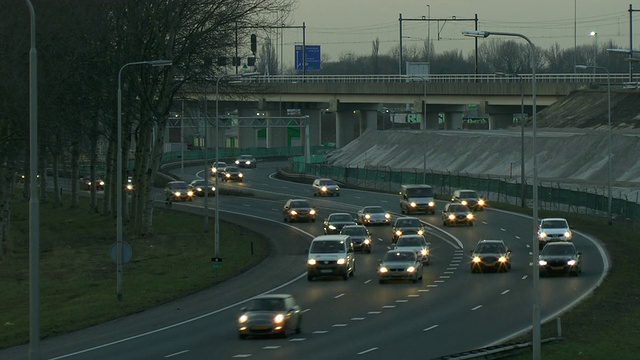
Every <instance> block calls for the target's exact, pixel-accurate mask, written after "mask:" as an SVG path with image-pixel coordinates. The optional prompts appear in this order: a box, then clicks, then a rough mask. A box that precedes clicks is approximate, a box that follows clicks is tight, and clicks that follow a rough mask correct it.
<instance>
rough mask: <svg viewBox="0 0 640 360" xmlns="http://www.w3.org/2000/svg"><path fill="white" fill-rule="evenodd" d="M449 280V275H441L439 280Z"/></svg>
mask: <svg viewBox="0 0 640 360" xmlns="http://www.w3.org/2000/svg"><path fill="white" fill-rule="evenodd" d="M450 278H451V276H449V275H441V276H440V279H450Z"/></svg>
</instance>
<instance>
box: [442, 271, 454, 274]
mask: <svg viewBox="0 0 640 360" xmlns="http://www.w3.org/2000/svg"><path fill="white" fill-rule="evenodd" d="M443 274H454V272H453V271H445V272H443Z"/></svg>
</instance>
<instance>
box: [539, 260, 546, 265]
mask: <svg viewBox="0 0 640 360" xmlns="http://www.w3.org/2000/svg"><path fill="white" fill-rule="evenodd" d="M538 265H540V266H546V265H547V261H546V260H540V261H538Z"/></svg>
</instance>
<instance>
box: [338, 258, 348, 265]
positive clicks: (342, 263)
mask: <svg viewBox="0 0 640 360" xmlns="http://www.w3.org/2000/svg"><path fill="white" fill-rule="evenodd" d="M346 262H347V261H346V260H345V258H340V259H338V265H344V264H345V263H346Z"/></svg>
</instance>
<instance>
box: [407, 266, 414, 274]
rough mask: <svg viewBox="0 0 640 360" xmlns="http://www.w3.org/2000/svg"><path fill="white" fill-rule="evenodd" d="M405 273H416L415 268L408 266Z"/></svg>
mask: <svg viewBox="0 0 640 360" xmlns="http://www.w3.org/2000/svg"><path fill="white" fill-rule="evenodd" d="M407 272H408V273H413V272H416V267H415V266H409V267H408V268H407Z"/></svg>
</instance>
